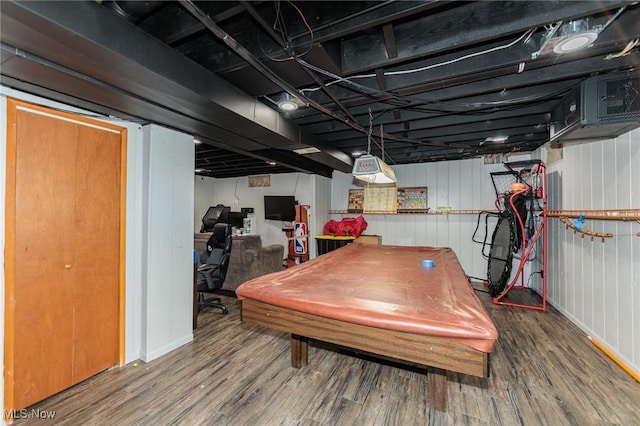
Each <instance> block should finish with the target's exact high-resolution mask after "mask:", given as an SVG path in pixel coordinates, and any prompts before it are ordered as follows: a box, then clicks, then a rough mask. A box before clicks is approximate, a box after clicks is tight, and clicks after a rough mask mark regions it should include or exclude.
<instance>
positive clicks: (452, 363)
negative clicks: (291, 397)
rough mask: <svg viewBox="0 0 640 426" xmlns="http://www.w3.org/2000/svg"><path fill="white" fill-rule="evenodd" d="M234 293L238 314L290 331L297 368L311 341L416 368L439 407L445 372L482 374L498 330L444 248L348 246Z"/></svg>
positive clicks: (486, 371) (443, 403)
mask: <svg viewBox="0 0 640 426" xmlns="http://www.w3.org/2000/svg"><path fill="white" fill-rule="evenodd" d="M423 259H431V260H434V263H435V265H436V266H435V267H434V268H423V267H422V266H421V261H422V260H423ZM236 294H237V296H238V298H239V299H240V300H241V301H242V320H243V321H245V322H248V323H253V324H259V325H262V326H265V327H269V328H273V329H276V330H280V331H284V332H287V333H291V364H292V366H293V367H296V368H298V367H302V366H304V365H306V364H307V362H308V355H307V350H308V346H307V344H308V339H310V338H311V339H317V340H321V341H326V342H330V343H334V344H337V345H341V346H344V347H347V348H352V349H355V350H360V351H366V352H369V353H372V354H377V355H381V356H385V357H391V358H394V359H398V360H401V361H406V362H409V363H417V364H421V365H425V366H428V367H431V369H430V373H435V374H433V377H430V379H429V381H428V395H427V397H428V399H429V400H430V401H431V402H432V404H433V405H434V408H435V409H436V410H440V411H443V410H445V409H446V374H445V371H444V370H449V371H455V372H459V373H464V374H470V375H474V376H479V377H488V376H489V354H490V353H491V352H492V351H493V348H494V345H495V341H496V339H497V337H498V333H497V331H496V329H495V326H494V325H493V322H492V321H491V319H490V318H489V315H488V313H487V311H486V309H485V308H484V306H483V305H482V303H481V302H480V300H479V299H478V297H477V296H476V294H475V293H474V290H473V288H472V287H471V285H470V284H469V282H468V280H467V278H466V275H465V273H464V271H463V270H462V267H461V266H460V264H459V262H458V260H457V257H456V255H455V253H454V252H453V251H452V250H451V249H448V248H434V247H400V246H379V245H369V244H350V245H348V246H346V247H344V248H341V249H340V250H336V251H332V252H329V253H327V254H325V255H323V256H319V257H317V258H315V259H312V260H311V261H309V262H306V263H304V264H302V265H300V266H299V267H297V268H294V269H289V270H286V271H282V272H279V273H276V274H270V275H268V276H265V277H259V278H256V279H254V280H251V281H248V282H245V283H244V284H242V285H241V286H240V287H238V289H237V291H236Z"/></svg>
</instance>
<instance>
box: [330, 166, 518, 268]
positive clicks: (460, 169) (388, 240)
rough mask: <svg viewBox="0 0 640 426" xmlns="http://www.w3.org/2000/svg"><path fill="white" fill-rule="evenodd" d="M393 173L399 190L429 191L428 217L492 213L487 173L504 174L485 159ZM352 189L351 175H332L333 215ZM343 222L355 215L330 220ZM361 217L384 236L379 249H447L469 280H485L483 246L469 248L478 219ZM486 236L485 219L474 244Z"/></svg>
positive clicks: (492, 198)
mask: <svg viewBox="0 0 640 426" xmlns="http://www.w3.org/2000/svg"><path fill="white" fill-rule="evenodd" d="M529 158H530V156H528V155H521V156H517V157H512V158H510V159H509V161H520V160H524V159H529ZM393 169H394V170H395V172H396V176H397V178H398V186H401V187H411V186H427V187H428V197H429V207H430V209H431V211H432V212H434V211H435V210H436V209H437V207H438V206H448V207H451V208H452V209H453V210H490V211H493V210H495V206H494V201H495V199H496V194H495V190H494V187H493V182H492V180H491V176H490V173H491V172H494V171H505V170H506V169H505V168H504V166H503V165H502V164H491V165H485V164H484V160H483V159H474V160H463V161H443V162H437V163H423V164H410V165H401V166H393ZM350 188H356V186H355V184H354V182H353V179H352V177H351V175H350V174H347V173H340V172H334V174H333V179H332V188H331V202H332V210H346V208H347V194H348V191H349V189H350ZM341 216H345V217H354V216H356V214H347V215H334V219H340V217H341ZM364 217H365V219H366V220H367V223H368V227H367V230H366V231H365V233H366V234H377V235H382V242H383V244H390V245H402V246H413V245H415V246H420V245H427V246H446V247H451V248H452V249H453V250H454V251H455V252H456V254H457V255H458V259H459V260H460V263H461V264H462V266H463V268H464V269H465V271H466V272H467V274H468V275H470V276H474V277H478V278H485V277H486V270H487V261H486V259H484V257H483V256H482V245H481V244H474V243H473V242H472V236H473V232H474V230H475V228H476V224H477V221H478V216H477V215H474V214H469V215H458V214H452V215H433V214H429V215H425V214H397V215H372V214H364ZM495 223H496V220H495V219H490V220H489V229H488V230H487V233H488V237H487V243H489V242H490V240H491V233H492V232H493V227H494V226H495ZM484 232H485V229H484V217H483V218H482V220H481V224H480V229H479V230H478V234H477V236H476V238H479V239H482V237H483V236H484ZM487 250H488V248H487Z"/></svg>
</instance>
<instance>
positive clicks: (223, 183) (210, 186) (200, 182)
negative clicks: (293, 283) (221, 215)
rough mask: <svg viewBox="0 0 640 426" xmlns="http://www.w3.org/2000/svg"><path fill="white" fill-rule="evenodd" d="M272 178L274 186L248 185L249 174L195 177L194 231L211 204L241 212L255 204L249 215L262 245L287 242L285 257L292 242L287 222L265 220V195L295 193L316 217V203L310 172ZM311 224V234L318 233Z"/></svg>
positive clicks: (300, 201)
mask: <svg viewBox="0 0 640 426" xmlns="http://www.w3.org/2000/svg"><path fill="white" fill-rule="evenodd" d="M270 179H271V186H268V187H249V177H248V176H243V177H238V178H223V179H213V178H202V177H200V176H196V177H195V185H194V187H195V191H196V192H195V199H196V202H195V206H196V208H195V211H194V215H195V216H194V218H195V219H194V220H195V224H194V226H195V228H194V230H195V231H196V232H197V231H198V230H199V229H200V224H201V223H202V222H201V221H202V216H203V215H204V213H205V212H206V211H207V208H208V207H209V206H215V205H216V204H224V205H225V206H230V207H231V211H240V209H241V208H242V207H253V208H254V213H253V214H249V215H248V217H253V218H255V220H256V221H255V222H256V233H257V234H259V235H260V237H261V238H262V244H263V245H265V246H266V245H270V244H282V245H284V247H285V250H284V255H285V257H286V256H287V252H288V244H289V242H288V241H287V238H286V235H285V233H284V232H283V231H282V227H283V224H284V222H280V221H275V220H265V219H264V196H265V195H293V196H295V198H296V200H297V201H298V203H299V204H301V205H305V206H310V209H309V214H310V215H311V216H312V217H313V215H314V213H313V210H314V209H315V207H314V205H313V204H314V199H313V191H312V184H311V175H307V174H304V173H281V174H274V175H270ZM205 206H206V207H205ZM309 225H310V229H309V233H310V235H314V234H313V233H315V232H318V231H317V230H316V229H314V226H312V224H311V223H310V224H309ZM321 230H322V228H321V229H320V231H321ZM310 244H311V241H310Z"/></svg>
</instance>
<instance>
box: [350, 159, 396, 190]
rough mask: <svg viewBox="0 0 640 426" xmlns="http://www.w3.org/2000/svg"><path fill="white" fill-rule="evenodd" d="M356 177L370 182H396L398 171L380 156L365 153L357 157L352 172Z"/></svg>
mask: <svg viewBox="0 0 640 426" xmlns="http://www.w3.org/2000/svg"><path fill="white" fill-rule="evenodd" d="M351 174H352V175H353V177H355V178H356V179H359V180H362V181H364V182H368V183H396V182H397V181H398V180H397V179H396V173H395V172H394V171H393V169H392V168H391V167H389V166H388V165H387V163H385V162H384V161H382V160H381V159H380V158H378V157H375V156H373V155H371V154H365V155H362V156H360V157H358V158H356V159H355V162H354V163H353V171H352V173H351Z"/></svg>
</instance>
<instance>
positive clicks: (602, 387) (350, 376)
mask: <svg viewBox="0 0 640 426" xmlns="http://www.w3.org/2000/svg"><path fill="white" fill-rule="evenodd" d="M479 296H480V298H481V299H482V300H484V301H485V302H486V306H487V308H488V310H489V312H490V314H491V317H492V318H493V320H494V322H495V324H496V327H497V328H498V331H499V333H500V337H499V339H498V342H497V346H496V349H495V351H494V352H493V354H492V358H491V366H492V371H491V377H490V378H489V379H480V378H475V377H471V376H465V375H460V374H454V373H449V375H448V379H449V383H448V411H447V412H446V413H441V412H435V411H433V410H432V409H430V407H429V404H428V403H427V398H426V392H427V383H426V375H425V374H424V370H423V369H422V368H420V367H416V366H413V367H411V366H405V365H397V364H394V363H392V362H387V361H381V360H379V359H374V358H369V357H367V356H364V355H358V354H347V353H344V352H341V351H340V350H339V349H337V348H334V347H330V346H328V345H326V344H322V343H318V342H316V343H312V344H311V345H310V348H309V365H308V366H306V367H304V368H301V369H294V368H291V367H290V358H289V338H288V336H287V335H285V334H284V333H280V332H275V331H271V330H267V329H264V328H261V327H258V326H251V325H247V324H243V323H241V322H240V304H239V302H238V301H237V300H236V299H235V298H232V297H225V296H223V300H224V301H225V303H226V305H227V306H228V308H229V314H228V315H220V314H219V313H218V312H217V310H215V309H205V310H204V311H203V312H202V313H201V314H200V316H199V327H198V329H197V330H196V331H195V334H194V341H193V342H191V343H189V344H187V345H185V346H183V347H181V348H179V349H177V350H175V351H173V352H171V353H169V354H167V355H165V356H163V357H161V358H159V359H157V360H154V361H152V362H150V363H147V364H145V363H143V362H140V361H139V362H137V363H136V364H134V363H131V364H128V365H126V366H125V367H123V368H116V369H113V370H110V371H106V372H104V373H101V374H99V375H98V376H96V377H94V378H92V379H89V380H87V381H85V382H83V383H81V384H79V385H77V386H75V387H73V388H72V389H69V390H66V391H64V392H62V393H60V394H58V395H55V396H53V397H51V398H49V399H47V400H46V401H43V402H41V403H39V404H36V405H35V406H33V407H30V409H29V410H28V413H27V414H28V416H29V417H30V418H27V419H23V420H17V421H16V422H15V423H14V424H16V425H24V424H38V425H45V424H61V425H170V424H171V425H174V424H175V425H466V424H468V425H610V424H613V425H640V384H639V383H638V382H636V381H635V380H634V379H633V378H632V377H630V376H629V375H628V374H626V373H625V372H624V371H623V370H622V369H621V368H620V367H618V366H617V365H616V364H615V363H613V362H612V361H611V360H610V359H609V358H607V357H606V356H605V355H604V354H603V353H601V352H600V351H599V350H598V349H597V348H596V347H595V346H594V345H593V344H592V343H591V342H590V341H589V340H588V339H587V337H586V336H585V335H584V333H583V332H582V331H581V330H579V329H578V328H577V327H576V326H575V325H573V324H572V323H571V322H569V321H568V320H567V319H566V318H564V317H563V316H562V315H561V314H559V313H558V312H557V311H556V310H555V309H554V308H552V307H550V308H549V309H548V311H547V312H546V313H541V312H538V311H532V310H526V309H521V308H511V307H504V306H497V305H493V304H491V303H490V300H489V297H488V296H487V295H486V294H482V293H479ZM528 297H537V296H528ZM31 408H33V409H34V410H39V413H41V414H40V415H41V416H45V415H47V414H49V413H51V412H54V413H55V418H54V419H53V420H42V419H36V418H34V415H33V412H32V411H31Z"/></svg>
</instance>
